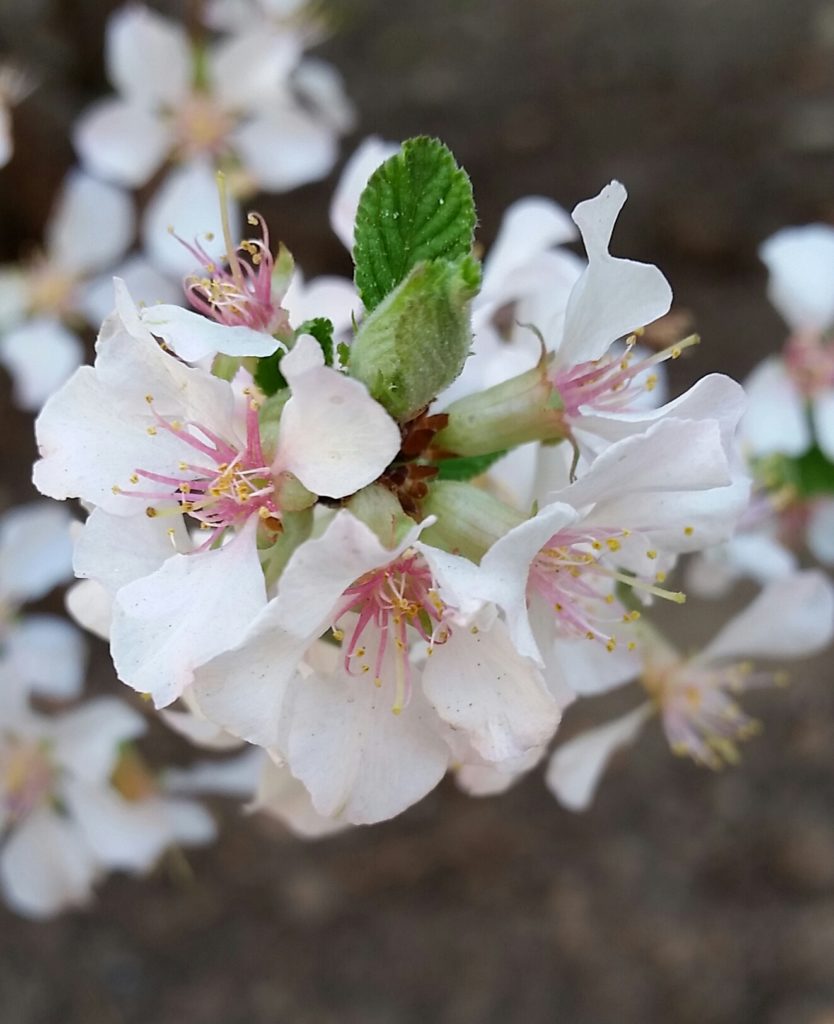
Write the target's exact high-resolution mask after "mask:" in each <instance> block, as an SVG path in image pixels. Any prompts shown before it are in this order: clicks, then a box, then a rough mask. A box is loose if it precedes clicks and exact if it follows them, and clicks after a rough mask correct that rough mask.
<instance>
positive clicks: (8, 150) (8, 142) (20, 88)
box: [0, 61, 33, 167]
mask: <svg viewBox="0 0 834 1024" xmlns="http://www.w3.org/2000/svg"><path fill="white" fill-rule="evenodd" d="M32 89H33V83H32V80H31V78H30V76H29V75H28V74H27V73H26V72H25V71H23V70H21V69H20V68H19V67H17V66H15V65H14V64H12V63H10V62H8V61H7V62H4V63H0V167H5V166H6V164H7V163H8V162H9V161H10V160H11V158H12V154H13V152H14V142H13V139H12V117H11V111H12V107H16V106H17V104H18V103H21V102H22V101H23V100H25V99H26V97H27V96H28V95H29V93H30V92H31V91H32Z"/></svg>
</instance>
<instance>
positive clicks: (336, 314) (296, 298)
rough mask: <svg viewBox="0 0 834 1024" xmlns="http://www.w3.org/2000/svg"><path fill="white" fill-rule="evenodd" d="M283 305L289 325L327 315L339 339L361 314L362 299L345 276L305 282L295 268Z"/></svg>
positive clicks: (299, 323) (282, 301) (317, 278)
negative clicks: (287, 315)
mask: <svg viewBox="0 0 834 1024" xmlns="http://www.w3.org/2000/svg"><path fill="white" fill-rule="evenodd" d="M281 305H282V306H283V307H284V309H286V311H287V313H288V314H289V318H290V323H292V324H295V326H296V327H300V326H301V324H303V323H304V321H305V320H313V319H314V318H315V317H319V316H325V317H327V318H328V320H330V321H331V323H332V324H333V332H334V334H336V335H337V336H338V335H339V334H342V333H343V332H344V331H346V330H347V329H348V328H349V327H350V326H351V324H352V323H353V318H354V317H356V318H357V319H358V317H359V316H360V314H361V312H362V300H361V299H360V298H359V295H358V294H357V292H356V288H355V287H354V286H353V282H351V281H348V280H347V279H346V278H343V277H330V276H325V277H314V278H313V279H312V281H307V282H305V281H304V278H303V276H302V274H301V272H300V271H299V270H298V268H297V267H296V270H295V273H294V274H293V276H292V281H291V282H290V286H289V288H288V289H287V292H286V294H285V295H284V298H283V299H282V300H281Z"/></svg>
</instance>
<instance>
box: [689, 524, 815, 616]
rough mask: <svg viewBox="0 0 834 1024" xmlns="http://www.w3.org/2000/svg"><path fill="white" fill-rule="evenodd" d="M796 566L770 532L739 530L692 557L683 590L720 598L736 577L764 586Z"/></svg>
mask: <svg viewBox="0 0 834 1024" xmlns="http://www.w3.org/2000/svg"><path fill="white" fill-rule="evenodd" d="M832 527H833V528H834V524H832ZM797 566H798V562H797V558H796V555H795V554H794V553H793V552H792V551H789V550H788V549H787V548H786V547H784V546H783V545H782V544H780V543H779V541H778V540H776V538H775V537H772V536H770V534H769V533H766V532H765V531H761V532H752V531H751V532H749V533H747V532H744V531H739V532H738V533H737V534H736V535H735V536H734V537H731V538H730V539H729V540H728V541H727V542H726V543H725V544H721V545H719V546H718V547H715V548H709V549H708V550H707V551H705V552H703V553H702V554H698V555H696V556H695V558H693V559H692V561H691V562H690V563H689V565H688V566H687V571H686V583H685V588H684V589H685V590H687V591H690V590H691V591H692V592H693V593H695V594H697V595H698V596H699V597H708V598H718V597H723V596H724V595H725V594H726V593H727V592H728V591H729V589H730V588H731V587H732V585H733V583H735V582H736V580H738V579H742V578H746V579H751V580H755V581H756V582H757V583H760V584H761V585H764V584H765V583H769V582H770V581H771V580H776V579H782V578H784V577H786V576H790V575H791V573H793V572H795V571H796V569H797Z"/></svg>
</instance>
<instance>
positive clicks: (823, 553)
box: [806, 498, 834, 566]
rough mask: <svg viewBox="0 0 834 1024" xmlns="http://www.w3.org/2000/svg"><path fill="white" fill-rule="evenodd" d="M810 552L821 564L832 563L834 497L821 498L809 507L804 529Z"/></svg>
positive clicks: (833, 556) (833, 555) (833, 551)
mask: <svg viewBox="0 0 834 1024" xmlns="http://www.w3.org/2000/svg"><path fill="white" fill-rule="evenodd" d="M806 540H807V542H808V548H809V549H810V551H811V554H812V555H813V556H814V558H816V560H817V561H818V562H822V564H823V565H828V566H831V565H834V499H831V498H821V499H819V500H818V501H817V502H815V504H814V505H813V507H812V509H811V518H810V521H809V522H808V527H807V530H806Z"/></svg>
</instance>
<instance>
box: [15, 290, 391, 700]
mask: <svg viewBox="0 0 834 1024" xmlns="http://www.w3.org/2000/svg"><path fill="white" fill-rule="evenodd" d="M207 323H208V324H209V326H215V327H216V328H217V329H218V330H220V329H221V328H220V325H211V323H210V322H209V321H207ZM223 329H224V330H229V331H231V332H235V331H247V330H248V328H245V327H233V328H223ZM249 333H250V334H252V333H254V332H251V331H250V332H249ZM257 337H259V338H261V339H263V337H264V335H260V334H259V335H257ZM273 344H275V345H277V342H273ZM96 350H97V355H96V362H95V366H94V367H81V368H80V369H79V370H78V371H76V373H75V374H74V376H73V377H72V378H71V379H70V380H69V381H68V382H67V384H66V385H65V386H64V387H63V388H62V389H61V391H59V392H58V393H57V394H56V395H54V396H53V398H52V399H50V401H49V402H48V403H47V405H46V407H45V408H44V410H43V412H42V414H41V416H40V417H39V420H38V423H37V436H38V443H39V446H40V452H41V459H40V461H39V462H38V463H37V465H36V467H35V482H36V484H37V486H38V487H39V488H40V489H41V491H42V492H43V493H46V494H49V495H50V496H52V497H58V498H67V497H80V498H82V499H84V500H85V501H87V502H89V503H91V504H92V505H94V506H96V508H95V511H94V513H93V515H92V516H91V519H90V521H89V524H88V527H87V528H88V529H98V528H99V527H98V526H97V525H96V524H97V523H103V524H104V525H105V527H106V528H105V530H104V532H105V534H106V535H108V536H110V535H112V531H114V530H116V531H117V530H118V526H117V524H116V523H109V521H108V519H107V518H106V517H116V519H117V520H121V522H122V524H123V527H127V528H128V533H127V536H130V532H131V531H132V532H133V533H134V534H135V535H136V536H141V534H142V532H144V531H140V532H139V533H137V532H136V528H135V526H134V527H131V525H130V524H131V523H132V522H135V521H136V520H139V521H140V522H141V520H142V519H143V518H144V519H145V520H147V519H151V520H157V519H159V520H160V521H162V522H164V524H165V527H164V536H165V537H166V538H167V543H168V544H169V545H170V547H169V557H168V558H167V560H165V561H163V562H162V563H161V564H157V565H156V566H154V568H153V569H152V570H151V571H150V572H149V574H144V575H140V576H133V577H132V578H131V579H130V580H128V581H126V582H125V585H124V586H122V587H120V588H119V589H118V591H117V592H116V593H115V599H116V609H115V612H114V625H113V635H112V649H113V655H114V659H115V662H116V667H117V670H118V672H119V674H120V676H121V677H122V678H123V679H124V680H125V681H126V682H128V683H130V685H132V686H134V687H136V688H137V689H140V690H142V691H147V692H151V693H152V694H153V696H154V699H155V701H156V702H157V704H158V705H160V706H163V705H165V704H168V703H170V702H171V701H172V700H174V699H175V698H176V697H177V696H178V695H179V694H180V693H181V692H182V691H183V689H184V688H185V686H187V685H188V683H189V682H190V679H191V673H192V671H193V668H194V666H195V665H196V664H199V663H201V662H202V661H206V660H209V659H210V658H211V657H213V656H214V655H215V654H217V653H219V652H220V651H221V650H224V649H225V648H226V647H228V646H231V644H232V643H234V642H235V640H236V639H238V638H239V637H240V636H241V635H242V633H243V631H244V628H245V626H246V625H247V624H248V622H249V621H250V620H251V619H252V618H254V617H255V615H256V613H257V612H258V610H259V609H260V607H261V606H262V605H263V604H264V602H265V600H266V591H265V581H264V576H263V572H262V569H261V562H260V557H259V546H261V545H262V546H264V547H269V545H270V544H271V543H272V542H274V541H275V539H276V538H277V537H278V535H279V534H280V532H281V529H282V522H281V521H282V516H283V511H284V505H285V501H284V498H283V497H282V492H283V491H285V490H286V488H287V487H289V488H290V489H292V488H296V490H297V488H298V487H299V486H300V487H301V489H302V496H303V494H309V498H308V499H307V498H303V503H302V507H305V503H306V504H307V505H309V504H312V503H313V501H315V495H316V494H322V495H325V496H327V497H332V498H341V497H343V496H345V495H348V494H351V493H353V492H354V491H356V490H358V489H360V488H361V487H363V486H364V485H366V484H368V483H370V482H371V481H372V480H374V479H375V478H376V477H377V476H378V475H379V474H380V473H381V472H382V470H383V469H384V468H385V467H386V466H387V465H388V463H389V462H390V461H391V460H392V459H393V457H394V455H396V453H397V450H398V449H399V445H400V433H399V430H398V428H397V426H396V424H395V423H394V422H393V420H391V419H390V417H389V416H388V414H387V413H386V412H385V411H384V410H383V409H382V408H381V406H379V405H377V403H376V402H374V401H373V400H372V399H371V398H370V397H369V396H368V394H367V391H366V390H365V389H364V387H363V386H362V385H361V384H359V383H358V382H357V381H354V380H351V379H349V378H347V377H345V376H344V375H342V374H341V373H339V372H338V371H336V370H333V369H331V368H329V367H326V366H325V365H324V358H323V355H322V353H321V350H320V348H319V346H318V344H317V343H316V342H315V341H314V339H312V338H310V337H309V336H302V337H301V338H299V339H298V341H297V342H296V344H295V347H294V348H293V350H292V351H291V352H290V353H289V354H288V355H286V356H285V357H284V358H283V359H282V361H281V368H282V372H283V373H284V375H285V377H286V379H287V381H288V383H289V385H290V389H291V397H290V398H289V400H288V401H287V402H286V403H285V404H284V406H283V408H282V411H281V415H280V423H279V427H278V439H277V442H274V441H270V442H269V443H267V442H266V441H265V440H264V438H263V437H262V433H261V425H260V422H259V415H258V413H259V406H258V402H257V401H256V399H255V398H254V397H253V395H252V393H251V392H250V394H248V395H247V394H241V395H238V393H237V392H236V391H235V389H234V387H233V386H232V384H230V383H228V382H227V381H225V380H221V379H219V378H217V377H213V376H211V375H210V374H208V373H206V372H205V371H204V370H202V369H200V368H199V367H191V366H187V365H186V364H184V363H182V362H180V361H179V360H178V359H176V358H175V357H174V356H173V355H171V354H169V353H167V352H166V351H164V349H163V348H161V347H160V345H159V344H158V343H157V342H156V340H155V339H154V337H153V336H152V335H151V334H150V332H149V331H148V329H147V327H145V326H144V325H143V323H142V322H141V319H140V317H139V314H138V312H137V310H136V308H135V307H134V306H133V305H132V303H131V302H130V301H129V296H127V294H126V292H125V291H124V290H122V291H121V298H120V302H119V307H118V309H117V311H116V312H114V313H113V314H112V315H111V316H110V317H109V318H108V320H107V321H106V322H105V324H104V327H103V328H102V332H101V334H100V336H99V339H98V342H97V346H96ZM245 390H248V389H245ZM305 488H306V489H307V490H306V491H305V490H304V489H305ZM309 492H312V493H309ZM186 522H188V523H190V524H193V525H194V526H195V527H197V528H198V529H199V530H201V531H203V535H204V538H205V539H204V540H203V542H202V543H199V542H197V543H195V542H192V540H191V538H190V536H189V534H188V531H187V529H186ZM157 536H160V535H157ZM117 543H118V542H117ZM153 550H154V555H153V558H152V559H151V561H153V560H154V559H155V558H156V554H155V552H156V549H155V548H154V549H153ZM106 552H107V546H106V544H102V545H101V547H100V553H101V554H100V560H99V562H98V564H94V565H92V566H88V567H87V569H86V571H85V575H87V576H89V577H91V578H94V579H99V581H100V582H102V581H104V580H105V579H106V578H107V577H111V578H112V575H113V568H112V567H111V566H110V565H108V564H107V562H108V559H107V555H106ZM140 561H141V559H140ZM93 562H96V559H95V558H94V559H93ZM175 608H176V609H178V611H177V614H176V616H175V621H174V619H173V618H172V614H173V610H174V609H175Z"/></svg>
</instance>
